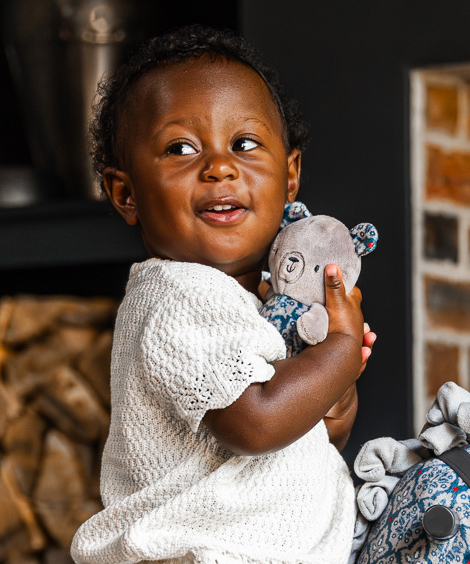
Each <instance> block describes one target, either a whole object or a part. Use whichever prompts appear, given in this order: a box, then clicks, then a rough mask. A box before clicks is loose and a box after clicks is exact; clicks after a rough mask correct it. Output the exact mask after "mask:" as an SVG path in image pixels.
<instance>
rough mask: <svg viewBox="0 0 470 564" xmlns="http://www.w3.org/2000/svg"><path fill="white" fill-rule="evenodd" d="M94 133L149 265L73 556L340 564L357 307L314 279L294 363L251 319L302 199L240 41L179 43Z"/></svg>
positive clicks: (297, 145)
mask: <svg viewBox="0 0 470 564" xmlns="http://www.w3.org/2000/svg"><path fill="white" fill-rule="evenodd" d="M93 135H94V158H95V168H96V170H97V172H98V173H99V174H100V175H101V177H102V183H103V186H104V189H105V190H106V193H107V194H108V196H109V198H110V200H111V202H112V204H113V205H114V207H115V208H116V210H117V211H118V212H119V214H120V215H121V216H122V217H123V218H124V219H125V221H126V222H127V223H128V224H129V225H138V227H139V229H140V232H141V234H142V238H143V241H144V243H145V246H146V248H147V250H148V254H149V257H150V258H149V259H148V260H146V261H145V262H143V263H140V264H135V265H133V266H132V268H131V272H130V278H129V282H128V285H127V289H126V296H125V298H124V300H123V302H122V304H121V307H120V309H119V313H118V317H117V321H116V328H115V336H114V345H113V354H112V366H111V371H112V376H111V389H112V415H111V426H110V432H109V438H108V440H107V443H106V447H105V451H104V454H103V462H102V475H101V493H102V498H103V503H104V507H105V509H104V510H103V511H101V512H100V513H99V514H97V515H95V516H94V517H93V518H91V519H90V520H89V521H87V522H86V523H84V524H83V525H82V526H81V528H80V529H79V530H78V532H77V534H76V536H75V538H74V542H73V545H72V556H73V558H74V559H75V561H76V562H77V563H78V564H82V563H83V564H84V563H87V564H131V563H135V562H141V561H158V562H162V563H165V564H176V563H178V564H184V563H188V564H189V563H200V564H216V563H218V564H230V563H246V564H268V563H272V564H294V563H298V564H300V563H303V564H307V563H312V564H313V563H314V564H341V563H345V562H347V560H348V557H349V552H350V550H351V541H352V536H353V524H354V517H355V515H354V489H353V485H352V481H351V479H350V476H349V472H348V469H347V467H346V465H345V463H344V461H343V459H342V458H341V456H340V454H339V453H338V450H337V448H336V447H338V448H339V449H341V448H342V446H344V444H345V442H346V441H347V438H348V436H349V432H350V429H351V426H352V423H353V420H354V418H355V414H356V405H357V397H356V389H355V381H356V379H357V378H358V376H359V374H360V373H361V372H362V370H363V369H364V367H365V363H366V360H367V357H368V356H369V355H370V352H371V347H372V343H373V341H374V339H375V335H374V334H373V333H371V332H370V331H367V332H366V334H365V335H363V333H364V325H363V318H362V313H361V309H360V301H361V295H360V292H359V290H358V289H357V288H355V289H354V290H353V291H352V292H351V293H350V294H349V295H348V296H346V295H345V291H344V287H343V285H342V281H341V273H340V272H339V270H338V269H337V267H336V266H335V265H329V266H328V267H327V268H326V272H325V283H326V296H327V302H326V307H327V309H328V315H329V319H330V326H329V334H328V336H327V338H326V339H325V341H324V342H323V343H321V344H319V345H317V346H315V347H307V348H306V349H305V350H304V351H303V352H302V353H300V354H299V355H298V356H296V357H293V358H288V359H286V358H285V344H284V341H283V339H282V337H281V336H280V334H279V333H278V332H277V331H276V329H275V328H274V327H273V326H272V325H270V324H269V323H268V322H267V321H266V320H265V319H263V318H262V317H261V316H260V315H259V314H258V308H259V307H260V306H261V299H262V296H261V293H260V287H261V286H260V282H261V278H262V269H263V266H264V264H265V259H266V256H267V252H268V250H269V246H270V244H271V242H272V240H273V239H274V237H275V235H276V233H277V231H278V229H279V225H280V222H281V218H282V215H283V211H284V206H285V204H286V203H289V202H293V201H294V200H295V198H296V195H297V191H298V189H299V177H300V157H301V149H302V147H303V145H304V143H305V141H306V130H305V128H304V126H303V125H302V122H301V120H300V118H299V115H298V112H297V110H296V106H295V105H294V104H293V103H292V102H290V101H289V100H287V99H286V97H285V95H284V93H283V91H282V90H281V88H280V85H279V82H278V79H277V77H276V75H275V74H274V71H272V69H270V68H269V67H267V66H265V65H264V64H263V63H261V62H260V61H259V60H258V58H257V56H256V55H255V54H254V52H253V51H252V49H251V48H250V47H249V46H248V45H247V44H246V43H245V42H244V41H243V40H242V39H240V38H239V37H237V36H236V35H234V34H232V33H229V32H219V31H214V30H211V29H206V28H200V27H197V26H193V27H190V28H185V29H182V30H177V31H174V32H171V33H170V34H167V35H166V36H164V37H161V38H156V39H153V40H151V41H150V42H149V43H148V44H146V45H145V46H144V47H143V48H142V49H141V51H140V52H138V53H137V54H136V55H134V57H133V59H132V60H131V62H130V63H129V64H127V65H125V66H124V67H122V68H121V69H120V70H119V71H118V72H117V73H116V75H115V76H114V77H113V78H112V79H110V80H109V81H108V83H107V84H106V86H105V89H104V92H103V96H102V98H101V101H100V104H99V108H98V110H97V116H96V118H95V122H94V125H93ZM361 352H362V354H361ZM334 445H336V447H335V446H334Z"/></svg>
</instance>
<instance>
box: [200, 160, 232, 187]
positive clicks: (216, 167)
mask: <svg viewBox="0 0 470 564" xmlns="http://www.w3.org/2000/svg"><path fill="white" fill-rule="evenodd" d="M238 176H239V171H238V168H237V166H236V165H235V163H234V162H233V160H232V158H231V157H230V156H229V155H224V154H222V153H218V154H213V155H211V156H209V157H208V158H207V160H206V162H205V163H204V167H203V169H202V171H201V177H202V180H204V181H205V182H221V181H222V180H226V179H229V180H236V179H237V178H238Z"/></svg>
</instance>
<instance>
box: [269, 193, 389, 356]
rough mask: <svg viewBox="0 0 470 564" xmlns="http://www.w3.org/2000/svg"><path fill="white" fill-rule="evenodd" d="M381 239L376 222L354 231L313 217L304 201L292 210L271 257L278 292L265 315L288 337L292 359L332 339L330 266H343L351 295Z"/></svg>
mask: <svg viewBox="0 0 470 564" xmlns="http://www.w3.org/2000/svg"><path fill="white" fill-rule="evenodd" d="M289 206H291V207H289ZM377 240H378V235H377V230H376V229H375V227H374V226H373V225H371V224H370V223H360V224H359V225H357V226H356V227H354V228H353V229H351V230H349V229H348V228H347V227H346V226H345V225H344V224H343V223H341V221H339V220H337V219H335V218H333V217H329V216H327V215H315V216H314V215H311V214H310V212H309V211H308V210H307V208H306V207H305V206H304V205H303V204H301V203H300V202H295V203H294V204H288V206H286V213H285V214H284V220H283V223H282V224H281V231H280V232H279V234H278V235H277V237H276V239H275V240H274V242H273V244H272V246H271V250H270V253H269V271H270V273H271V284H272V288H271V289H270V290H269V292H268V296H267V297H268V299H267V301H266V303H265V304H264V305H263V306H262V308H261V309H260V314H261V315H262V316H263V317H265V318H266V319H267V320H268V321H269V322H270V323H272V324H273V325H274V326H275V327H276V328H277V329H278V331H279V332H280V333H281V335H282V336H283V338H284V340H285V342H286V348H287V356H288V357H289V356H293V355H295V354H298V353H299V352H300V351H301V350H302V349H303V348H304V347H306V346H307V345H316V344H317V343H320V342H321V341H323V340H324V339H325V338H326V335H327V333H328V314H327V311H326V309H325V285H324V271H325V267H326V265H328V264H330V263H334V264H337V265H338V266H339V268H340V269H341V273H342V275H343V282H344V286H345V288H346V293H349V292H350V291H351V290H352V288H353V287H354V285H355V283H356V281H357V279H358V277H359V273H360V271H361V256H364V255H366V254H368V253H370V252H371V251H373V250H374V249H375V247H376V245H377Z"/></svg>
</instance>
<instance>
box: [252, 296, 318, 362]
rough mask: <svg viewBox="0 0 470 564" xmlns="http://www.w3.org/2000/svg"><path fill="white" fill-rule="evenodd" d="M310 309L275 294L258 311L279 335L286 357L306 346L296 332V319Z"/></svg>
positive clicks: (291, 299)
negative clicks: (284, 345)
mask: <svg viewBox="0 0 470 564" xmlns="http://www.w3.org/2000/svg"><path fill="white" fill-rule="evenodd" d="M309 309H310V308H309V306H306V305H304V304H302V303H300V302H298V301H297V300H295V299H294V298H290V297H289V296H286V295H284V294H275V295H274V296H272V297H271V298H270V299H269V300H268V301H267V302H266V303H265V304H264V305H263V306H262V307H261V309H260V314H261V315H262V317H264V318H265V319H266V320H267V321H269V322H270V323H271V324H272V325H274V327H276V329H277V330H278V331H279V333H281V335H282V337H283V339H284V341H285V343H286V356H287V357H289V356H294V355H296V354H298V353H299V352H300V351H301V350H302V349H303V348H305V347H306V346H307V345H306V344H305V343H304V342H303V341H302V339H301V338H300V337H299V334H298V332H297V326H296V322H297V319H298V318H299V317H300V316H301V315H302V314H303V313H305V312H306V311H308V310H309Z"/></svg>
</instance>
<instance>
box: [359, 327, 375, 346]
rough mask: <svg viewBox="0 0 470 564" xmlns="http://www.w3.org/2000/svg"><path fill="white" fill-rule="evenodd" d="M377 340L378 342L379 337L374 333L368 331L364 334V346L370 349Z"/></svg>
mask: <svg viewBox="0 0 470 564" xmlns="http://www.w3.org/2000/svg"><path fill="white" fill-rule="evenodd" d="M376 340H377V335H376V334H375V333H373V332H372V331H368V332H367V333H365V334H364V338H363V341H362V345H363V346H364V347H368V348H369V349H371V348H372V346H373V344H374V343H375V341H376Z"/></svg>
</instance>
